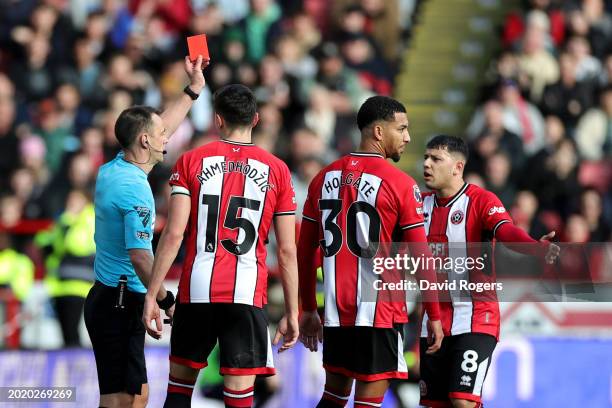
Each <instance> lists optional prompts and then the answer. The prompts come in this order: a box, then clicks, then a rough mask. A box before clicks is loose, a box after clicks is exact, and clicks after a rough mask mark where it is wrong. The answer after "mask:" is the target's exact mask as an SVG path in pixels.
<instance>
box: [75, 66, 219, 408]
mask: <svg viewBox="0 0 612 408" xmlns="http://www.w3.org/2000/svg"><path fill="white" fill-rule="evenodd" d="M208 62H209V61H208V60H206V61H203V59H202V56H200V57H198V59H197V60H196V61H195V62H194V63H192V62H191V61H190V60H189V58H188V57H185V72H186V73H187V75H188V76H189V79H190V84H189V85H188V86H187V87H185V90H184V94H183V95H182V96H181V97H180V98H179V99H178V100H177V101H176V102H174V103H173V104H172V105H170V106H169V107H168V108H167V109H166V110H165V111H164V112H159V111H157V110H156V109H153V108H150V107H147V106H134V107H131V108H129V109H126V110H124V111H123V112H122V113H121V115H119V118H118V119H117V122H116V124H115V136H116V137H117V140H118V141H119V143H120V144H121V147H122V151H121V152H120V153H119V154H117V157H115V159H113V160H112V161H110V162H109V163H106V164H105V165H104V166H102V167H101V168H100V171H99V173H98V178H97V181H96V194H95V202H94V204H95V211H96V230H95V242H96V248H97V253H96V258H95V264H94V270H95V274H96V282H95V284H94V286H93V288H92V289H91V290H90V292H89V295H88V296H87V299H86V301H85V324H86V326H87V331H88V332H89V337H90V338H91V342H92V345H93V350H94V355H95V358H96V367H97V370H98V385H99V387H100V407H107V408H115V407H144V406H145V405H146V404H147V399H148V394H149V392H148V385H147V372H146V366H145V356H144V337H145V328H144V326H143V324H142V322H141V316H142V313H143V303H144V297H145V293H146V291H147V289H146V286H147V285H148V283H149V279H150V277H151V268H152V266H153V252H152V246H151V241H152V239H153V228H154V225H155V202H154V200H153V193H152V192H151V187H150V186H149V183H148V181H147V175H148V174H149V172H150V171H151V170H152V169H153V167H154V166H155V165H156V164H157V163H160V162H162V161H163V160H164V153H165V151H164V148H165V146H166V143H168V139H169V138H170V136H171V135H172V134H173V133H174V131H175V130H176V128H177V127H178V125H179V124H180V123H181V122H182V121H183V120H184V119H185V116H186V115H187V113H188V112H189V109H190V108H191V105H192V103H193V101H194V100H195V99H197V97H198V95H199V93H200V92H201V90H202V88H203V87H204V76H203V75H202V69H203V68H205V67H206V66H207V65H208ZM157 302H158V304H159V306H160V308H162V309H164V310H165V312H166V315H167V316H168V317H172V315H173V313H174V296H173V294H172V293H171V292H169V291H166V289H165V288H164V287H163V286H162V287H161V288H160V290H159V291H158V292H157Z"/></svg>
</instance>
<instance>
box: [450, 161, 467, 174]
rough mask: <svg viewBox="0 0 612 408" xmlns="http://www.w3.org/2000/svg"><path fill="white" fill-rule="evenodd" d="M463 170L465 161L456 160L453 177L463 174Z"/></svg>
mask: <svg viewBox="0 0 612 408" xmlns="http://www.w3.org/2000/svg"><path fill="white" fill-rule="evenodd" d="M464 169H465V161H464V160H457V161H456V162H455V166H454V171H453V175H459V174H463V170H464Z"/></svg>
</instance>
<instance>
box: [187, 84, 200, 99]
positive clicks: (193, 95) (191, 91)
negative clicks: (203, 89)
mask: <svg viewBox="0 0 612 408" xmlns="http://www.w3.org/2000/svg"><path fill="white" fill-rule="evenodd" d="M183 92H185V93H186V94H187V95H188V96H189V97H190V98H191V100H192V101H195V100H196V99H198V97H199V96H200V94H197V93H195V92H193V90H192V89H191V88H190V87H189V85H187V86H186V87H185V88H183Z"/></svg>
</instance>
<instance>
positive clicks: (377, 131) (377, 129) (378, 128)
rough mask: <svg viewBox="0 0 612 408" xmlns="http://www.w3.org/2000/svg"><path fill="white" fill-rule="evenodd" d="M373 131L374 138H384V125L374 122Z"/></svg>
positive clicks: (379, 139)
mask: <svg viewBox="0 0 612 408" xmlns="http://www.w3.org/2000/svg"><path fill="white" fill-rule="evenodd" d="M372 133H374V139H376V140H378V141H379V142H380V141H381V140H382V139H383V127H382V125H380V124H376V123H375V124H373V125H372Z"/></svg>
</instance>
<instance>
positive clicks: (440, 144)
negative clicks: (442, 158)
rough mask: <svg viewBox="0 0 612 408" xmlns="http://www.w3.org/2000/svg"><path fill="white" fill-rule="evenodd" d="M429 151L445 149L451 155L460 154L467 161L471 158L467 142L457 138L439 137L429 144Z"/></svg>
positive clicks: (435, 137)
mask: <svg viewBox="0 0 612 408" xmlns="http://www.w3.org/2000/svg"><path fill="white" fill-rule="evenodd" d="M427 148H428V149H444V148H446V150H447V151H448V152H449V153H459V154H461V155H462V156H463V157H465V160H466V161H467V159H468V158H469V151H468V147H467V144H466V143H465V140H463V139H462V138H460V137H457V136H449V135H437V136H434V137H433V138H432V139H431V140H430V141H429V142H427Z"/></svg>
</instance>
